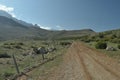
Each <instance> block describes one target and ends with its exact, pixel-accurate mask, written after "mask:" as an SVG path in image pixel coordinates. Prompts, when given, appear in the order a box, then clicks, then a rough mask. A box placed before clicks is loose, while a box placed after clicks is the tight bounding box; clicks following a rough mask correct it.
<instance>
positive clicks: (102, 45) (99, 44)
mask: <svg viewBox="0 0 120 80" xmlns="http://www.w3.org/2000/svg"><path fill="white" fill-rule="evenodd" d="M106 47H107V43H106V42H97V43H96V44H95V48H96V49H106Z"/></svg>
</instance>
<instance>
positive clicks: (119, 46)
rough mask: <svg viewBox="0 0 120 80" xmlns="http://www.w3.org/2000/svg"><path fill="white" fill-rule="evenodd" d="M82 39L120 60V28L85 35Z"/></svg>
mask: <svg viewBox="0 0 120 80" xmlns="http://www.w3.org/2000/svg"><path fill="white" fill-rule="evenodd" d="M80 40H81V41H83V42H85V43H86V44H88V45H89V46H90V47H92V48H95V49H98V50H99V51H102V53H104V54H106V55H108V56H110V57H113V58H115V59H118V60H119V62H120V29H118V30H111V31H106V32H100V33H97V34H96V35H91V36H89V35H87V36H83V37H81V39H80Z"/></svg>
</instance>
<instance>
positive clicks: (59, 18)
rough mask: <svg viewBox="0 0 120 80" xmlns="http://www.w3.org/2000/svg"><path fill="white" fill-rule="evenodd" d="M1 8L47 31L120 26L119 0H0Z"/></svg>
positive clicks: (95, 29)
mask: <svg viewBox="0 0 120 80" xmlns="http://www.w3.org/2000/svg"><path fill="white" fill-rule="evenodd" d="M0 10H4V11H6V12H8V13H10V14H11V15H12V16H13V17H16V18H18V19H20V20H23V21H26V22H29V23H33V24H38V25H40V26H41V28H44V29H49V30H79V29H88V28H89V29H93V30H94V31H96V32H100V31H106V30H112V29H118V28H120V0H0Z"/></svg>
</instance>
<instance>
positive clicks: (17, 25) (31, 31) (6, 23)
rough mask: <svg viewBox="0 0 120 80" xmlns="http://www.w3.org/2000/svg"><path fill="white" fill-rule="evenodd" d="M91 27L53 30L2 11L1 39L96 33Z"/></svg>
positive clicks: (66, 36) (0, 20)
mask: <svg viewBox="0 0 120 80" xmlns="http://www.w3.org/2000/svg"><path fill="white" fill-rule="evenodd" d="M94 33H95V32H94V31H93V30H91V29H83V30H62V31H52V30H45V29H41V28H40V27H39V26H35V25H32V24H31V23H26V22H24V21H22V20H18V19H16V18H13V17H12V16H11V15H10V14H8V13H7V12H4V11H0V40H10V39H62V38H70V37H79V36H84V35H88V34H94Z"/></svg>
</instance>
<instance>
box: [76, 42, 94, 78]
mask: <svg viewBox="0 0 120 80" xmlns="http://www.w3.org/2000/svg"><path fill="white" fill-rule="evenodd" d="M74 46H75V47H76V48H74V51H77V52H76V55H77V56H78V59H79V62H80V63H81V66H82V68H83V70H84V72H85V75H86V78H87V80H92V76H91V75H90V73H89V71H88V69H87V67H86V65H85V63H84V60H83V56H82V55H80V49H79V46H78V44H76V43H75V44H74ZM76 58H77V57H76Z"/></svg>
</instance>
